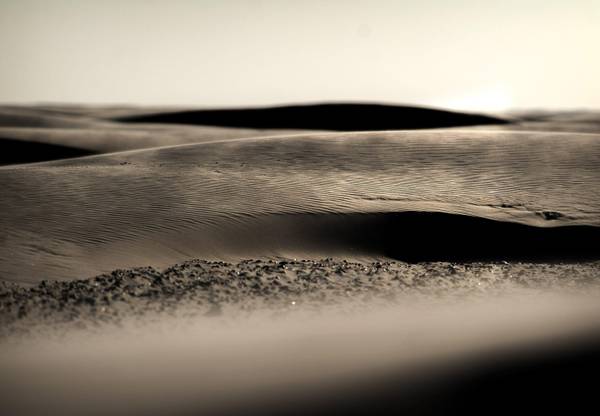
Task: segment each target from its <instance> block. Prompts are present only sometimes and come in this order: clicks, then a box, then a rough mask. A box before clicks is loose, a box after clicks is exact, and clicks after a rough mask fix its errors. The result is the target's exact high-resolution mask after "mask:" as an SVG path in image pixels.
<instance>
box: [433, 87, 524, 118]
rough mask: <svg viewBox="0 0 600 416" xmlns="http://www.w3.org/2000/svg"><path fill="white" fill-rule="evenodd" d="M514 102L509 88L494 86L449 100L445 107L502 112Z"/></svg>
mask: <svg viewBox="0 0 600 416" xmlns="http://www.w3.org/2000/svg"><path fill="white" fill-rule="evenodd" d="M512 103H513V100H512V97H511V94H510V92H509V91H508V89H507V88H504V87H501V86H494V87H492V88H484V89H481V90H479V91H476V92H473V93H469V94H466V95H462V96H459V97H456V98H453V99H450V100H448V101H447V102H446V103H445V104H444V106H445V107H448V108H452V109H456V110H466V111H492V112H502V111H506V110H509V109H510V108H511V106H512Z"/></svg>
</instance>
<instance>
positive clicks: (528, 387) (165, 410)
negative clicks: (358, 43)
mask: <svg viewBox="0 0 600 416" xmlns="http://www.w3.org/2000/svg"><path fill="white" fill-rule="evenodd" d="M180 110H186V109H180ZM171 111H175V109H158V108H155V109H144V108H139V109H135V108H117V107H115V108H94V107H81V106H37V107H15V106H13V107H8V106H4V107H2V108H0V147H1V148H0V150H2V156H1V160H0V163H2V164H4V166H0V189H1V195H0V230H1V233H0V325H1V326H2V328H1V330H0V384H1V385H2V386H3V387H2V391H1V392H0V399H1V400H0V401H1V402H2V403H3V404H2V408H1V409H0V412H2V411H6V412H8V413H7V414H11V415H12V414H15V415H21V414H23V415H42V414H60V415H63V416H64V415H70V414H73V415H81V414H127V415H131V414H140V415H148V414H178V415H179V414H181V415H186V414H198V413H202V414H239V413H241V412H244V413H248V412H251V413H259V414H260V413H262V414H285V415H288V414H378V413H379V414H390V413H392V414H393V413H396V414H397V413H404V414H467V413H469V414H476V413H477V414H479V413H481V411H482V409H486V412H487V411H490V412H492V413H493V411H494V410H495V411H498V412H501V413H503V414H506V413H510V412H513V411H515V409H518V410H519V411H523V412H540V411H542V412H544V411H550V410H554V411H563V412H565V413H568V412H576V411H577V410H578V409H583V408H584V407H585V405H587V404H590V402H591V400H590V398H593V397H595V396H594V392H593V385H591V384H589V383H587V382H586V381H585V380H587V379H589V378H591V377H595V376H596V375H597V372H598V371H600V357H599V354H598V351H600V349H599V348H598V345H600V342H599V340H600V336H599V335H600V309H599V306H598V305H600V302H599V300H600V291H599V289H600V284H599V282H600V270H599V261H600V250H599V249H598V247H600V192H598V190H600V128H599V127H598V126H599V124H598V117H597V113H592V112H587V113H584V112H579V113H527V114H521V113H519V114H511V115H508V116H505V117H504V118H502V119H501V120H499V121H498V120H497V119H495V118H494V119H492V118H490V119H489V120H492V121H494V120H496V121H498V123H499V124H490V125H486V126H470V125H465V126H463V127H458V128H457V127H453V128H435V127H439V126H438V125H436V123H438V124H439V121H440V120H437V121H436V118H435V115H436V114H438V115H439V113H436V112H435V111H433V112H429V111H424V112H420V111H421V110H419V114H427V115H428V117H429V116H431V118H427V117H425V118H424V119H422V120H421V121H420V122H421V123H422V122H423V120H425V122H427V123H428V124H427V126H428V127H430V128H429V129H419V130H394V131H371V132H352V131H347V132H346V131H345V132H325V131H308V130H306V129H304V128H303V129H301V130H298V129H294V130H290V129H287V128H286V129H281V128H279V129H270V128H263V127H265V126H264V125H263V124H260V126H261V128H251V127H247V126H246V127H243V126H229V125H221V126H220V127H215V126H203V125H181V124H177V121H178V120H175V122H173V120H174V119H173V118H172V115H171V116H168V117H167V119H168V120H170V121H169V122H168V123H165V124H160V123H156V122H154V123H150V122H148V120H147V119H145V118H144V117H146V115H148V114H158V113H162V112H165V113H169V112H171ZM242 113H243V114H242V115H243V116H244V117H246V113H244V112H242ZM185 114H187V113H185ZM400 114H401V113H400ZM292 115H293V114H292ZM342 115H343V114H342ZM138 116H139V117H141V118H138V121H143V122H140V123H138V122H136V123H128V122H126V121H125V120H126V119H131V118H132V117H134V118H135V117H138ZM188 116H189V114H187V115H186V117H188ZM290 117H291V116H290ZM243 119H244V118H243V117H242V118H241V120H243ZM292 119H293V120H295V119H294V117H292V118H291V119H290V120H292ZM463 119H465V118H464V117H463ZM466 119H470V118H469V117H466ZM343 120H344V118H343V117H340V118H339V119H337V120H336V123H338V124H335V123H334V124H335V125H336V126H339V123H340V122H343ZM154 121H156V119H154ZM179 121H180V120H179ZM188 121H189V120H188ZM195 121H197V119H192V123H191V124H194V123H195ZM267 121H268V119H267ZM321 121H323V120H321ZM325 121H328V120H325ZM400 121H402V120H400ZM494 122H495V121H494ZM261 123H264V119H263V120H262V121H261ZM308 125H310V123H306V124H303V125H298V124H296V125H295V126H296V127H302V126H304V127H306V126H308ZM419 125H422V124H419ZM451 125H455V123H454V124H452V123H451ZM255 127H256V126H255ZM267 127H268V126H267ZM280 127H281V126H280ZM284 127H285V126H284ZM342 127H343V125H342ZM341 129H342V130H343V128H341ZM89 153H92V154H93V155H92V156H85V157H73V156H76V155H82V154H89ZM64 157H71V158H70V159H61V158H64ZM49 159H61V160H49ZM34 161H43V162H40V163H27V162H34ZM192 259H195V260H192ZM250 259H252V260H250ZM32 398H34V399H35V400H34V399H32ZM490 403H493V406H490ZM492 407H493V409H492Z"/></svg>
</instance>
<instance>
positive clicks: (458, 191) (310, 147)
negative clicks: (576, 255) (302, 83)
mask: <svg viewBox="0 0 600 416" xmlns="http://www.w3.org/2000/svg"><path fill="white" fill-rule="evenodd" d="M598 166H600V136H598V135H593V134H565V133H548V132H543V133H539V132H501V131H494V132H485V131H456V130H452V131H445V130H430V131H402V132H372V133H329V134H309V135H295V136H283V137H273V138H261V139H254V138H250V139H240V140H234V141H231V140H229V141H216V142H211V143H204V144H194V145H184V146H174V147H162V148H156V149H150V150H140V151H130V152H121V153H115V154H110V155H101V156H95V157H88V158H78V159H71V160H65V161H55V162H48V163H42V164H36V165H20V166H14V167H13V166H6V167H4V168H2V169H0V186H1V187H2V189H3V197H2V199H1V200H0V212H1V214H0V225H1V227H2V229H3V230H4V237H3V239H2V240H1V242H0V244H1V246H0V277H2V278H3V279H5V280H17V281H28V282H35V281H40V280H42V279H69V278H78V277H82V276H93V275H95V274H98V273H101V272H107V271H110V270H112V269H114V268H122V267H132V266H140V265H153V266H166V265H168V264H171V263H174V262H177V261H183V260H186V259H189V258H194V257H202V258H210V259H228V260H231V259H241V258H249V257H265V256H285V257H306V256H308V257H310V256H314V255H317V256H318V257H319V258H320V257H323V256H330V255H336V256H340V255H343V256H349V257H351V258H353V257H354V258H356V257H370V258H372V257H378V256H384V254H385V253H381V252H379V253H378V252H368V250H367V248H363V249H361V248H360V247H358V250H353V247H351V246H347V245H343V244H341V241H338V240H339V239H343V237H342V236H343V235H344V215H355V214H379V213H386V212H403V211H429V212H444V213H450V214H456V215H468V216H476V217H481V218H488V219H492V220H498V221H510V222H518V223H522V224H527V225H530V226H534V227H556V226H565V225H588V226H594V227H596V226H598V225H600V198H599V197H598V193H597V192H593V191H592V190H594V189H600V170H599V169H598ZM356 226H357V227H360V226H361V225H360V224H356ZM362 226H363V227H365V225H362ZM336 235H337V236H338V237H339V238H336ZM413 237H414V236H413V235H411V234H408V235H401V234H399V235H398V236H397V239H398V240H399V241H406V240H410V239H411V238H413ZM430 237H431V239H435V238H436V236H435V235H431V236H430ZM490 238H493V236H490Z"/></svg>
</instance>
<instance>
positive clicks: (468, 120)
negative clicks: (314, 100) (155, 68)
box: [117, 104, 507, 131]
mask: <svg viewBox="0 0 600 416" xmlns="http://www.w3.org/2000/svg"><path fill="white" fill-rule="evenodd" d="M117 120H118V121H121V122H129V123H164V124H192V125H209V126H226V127H248V128H257V129H309V130H332V131H369V130H404V129H427V128H436V127H453V126H470V125H485V124H505V123H507V121H506V120H503V119H500V118H497V117H490V116H486V115H480V114H467V113H458V112H453V111H443V110H434V109H428V108H420V107H408V106H392V105H380V104H314V105H294V106H281V107H265V108H242V109H215V110H194V111H181V112H168V113H154V114H146V115H135V116H130V117H121V118H118V119H117Z"/></svg>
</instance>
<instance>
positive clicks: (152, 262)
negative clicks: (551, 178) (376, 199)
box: [0, 212, 600, 283]
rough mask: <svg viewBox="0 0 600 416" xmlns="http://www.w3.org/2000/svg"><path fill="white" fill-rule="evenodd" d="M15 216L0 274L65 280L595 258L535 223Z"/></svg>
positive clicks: (588, 243) (577, 238)
mask: <svg viewBox="0 0 600 416" xmlns="http://www.w3.org/2000/svg"><path fill="white" fill-rule="evenodd" d="M63 215H64V214H63ZM23 221H27V224H24V225H23V227H22V228H23V230H24V231H22V232H18V233H15V231H14V230H13V231H10V230H8V231H9V235H8V236H7V237H6V238H5V242H4V244H3V245H4V247H3V250H4V255H3V256H2V257H1V258H0V278H1V279H3V280H8V281H14V282H29V283H34V282H39V281H42V280H47V279H50V280H73V279H81V278H85V277H89V276H93V275H97V274H100V273H104V272H109V271H111V270H114V269H121V268H131V267H137V266H154V267H167V266H169V265H171V264H174V263H177V262H181V261H186V260H189V259H190V258H203V259H209V260H225V261H239V260H242V259H248V258H256V259H265V258H273V257H279V258H306V259H322V258H325V257H333V258H338V259H348V260H366V259H370V260H376V259H386V258H387V259H395V260H401V261H406V262H424V261H452V262H476V261H498V262H499V261H509V262H514V261H527V262H562V261H591V260H598V259H600V250H599V249H598V247H600V228H599V227H594V226H584V225H571V226H561V227H535V226H530V225H524V224H517V223H507V222H501V221H494V220H488V219H484V218H478V217H470V216H464V215H456V214H442V213H419V212H405V213H368V214H364V213H355V214H279V215H265V216H259V217H256V218H248V219H246V220H243V221H240V220H235V221H232V222H231V221H228V222H223V223H221V222H220V221H218V220H216V222H214V223H213V224H212V225H211V226H200V225H199V226H191V227H190V226H189V225H190V224H189V223H187V222H185V221H184V222H182V223H181V224H179V225H181V227H179V226H178V227H177V229H171V230H170V231H168V230H166V229H165V230H164V231H161V230H160V228H159V227H158V226H157V225H150V224H147V223H143V222H141V223H135V222H134V221H135V220H133V219H131V220H128V221H130V222H129V224H128V227H122V228H121V229H118V228H115V227H114V226H104V225H102V224H94V223H93V222H89V221H88V223H87V224H82V225H78V224H77V221H76V220H75V218H74V217H73V216H71V217H70V221H69V222H68V224H67V223H65V224H63V225H62V226H61V228H60V229H54V228H56V227H55V226H54V225H53V223H52V222H51V220H48V221H43V222H35V223H32V219H31V218H24V219H23ZM118 221H125V219H124V218H121V219H119V220H118ZM138 222H139V221H138ZM119 223H121V222H119ZM26 226H27V227H35V229H36V230H41V231H40V232H38V234H37V235H36V240H31V237H30V235H31V233H30V232H29V231H27V228H26ZM186 226H187V227H186ZM105 227H106V228H105ZM9 253H10V254H9Z"/></svg>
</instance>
